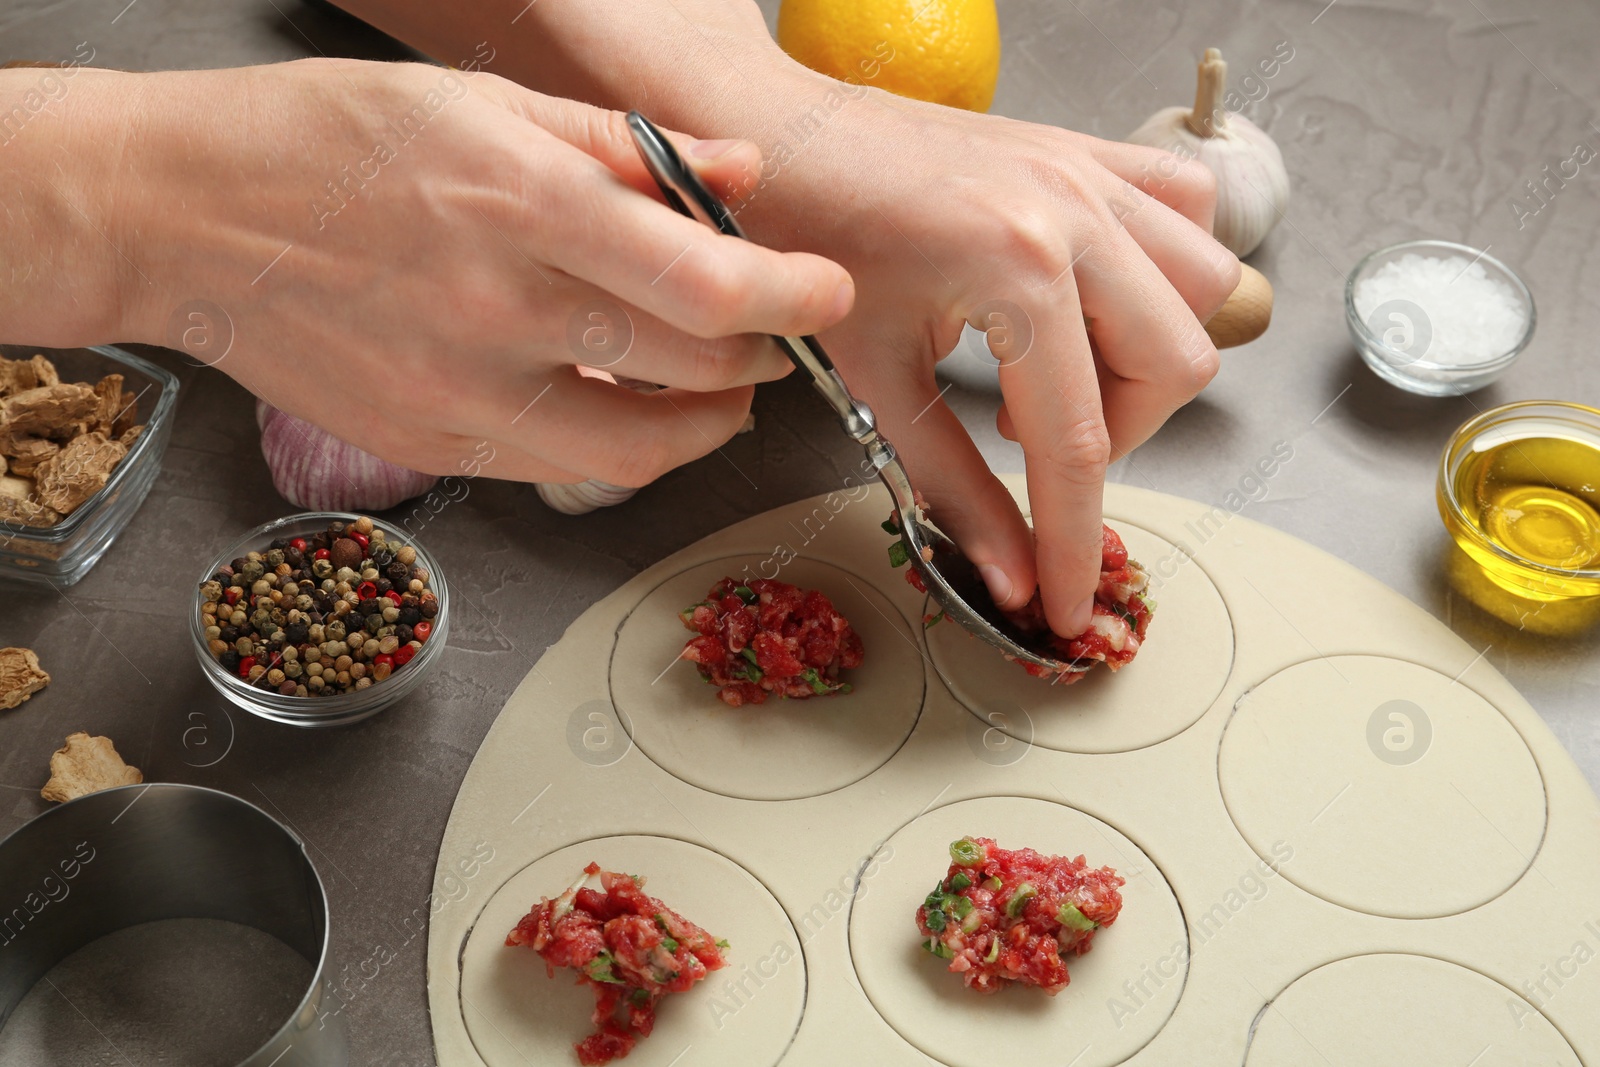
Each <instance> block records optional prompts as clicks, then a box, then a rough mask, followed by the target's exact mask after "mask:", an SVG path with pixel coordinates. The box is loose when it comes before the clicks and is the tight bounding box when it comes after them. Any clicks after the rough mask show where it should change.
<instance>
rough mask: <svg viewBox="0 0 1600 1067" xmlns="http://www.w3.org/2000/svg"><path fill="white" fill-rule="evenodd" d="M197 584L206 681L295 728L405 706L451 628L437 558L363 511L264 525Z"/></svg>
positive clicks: (198, 648) (197, 638) (197, 636)
mask: <svg viewBox="0 0 1600 1067" xmlns="http://www.w3.org/2000/svg"><path fill="white" fill-rule="evenodd" d="M198 585H199V590H198V594H197V599H198V604H197V605H196V608H195V610H194V611H193V613H192V614H191V617H190V618H191V623H190V630H191V632H192V633H193V635H194V647H195V655H196V657H197V658H198V659H199V660H200V666H201V669H202V670H203V671H204V672H205V676H206V678H207V680H209V681H210V682H211V684H212V685H213V686H215V687H216V689H217V691H218V692H219V693H221V694H222V695H223V696H225V697H227V698H228V699H229V700H231V701H232V702H233V703H235V704H237V705H238V706H239V707H241V708H244V709H245V710H246V711H248V712H250V713H252V714H254V715H259V716H260V717H261V718H264V719H271V720H272V721H273V722H281V723H288V724H290V725H293V726H343V725H345V724H346V723H352V722H357V721H359V720H361V719H365V718H366V717H367V716H369V715H374V714H376V713H377V712H379V711H382V710H383V709H384V708H387V707H388V706H389V705H391V704H393V703H395V702H396V701H397V700H399V699H400V698H402V697H404V696H405V695H406V694H407V693H410V692H411V691H412V690H413V689H415V688H416V687H417V685H418V684H419V683H420V682H421V680H422V676H423V675H424V674H426V673H427V670H428V668H429V667H430V666H432V664H433V663H434V661H435V660H437V659H438V658H439V653H440V651H441V650H442V649H443V648H444V644H445V637H446V629H447V627H448V626H449V618H450V614H449V596H450V593H449V588H448V586H446V584H445V580H444V575H443V574H442V573H441V572H440V570H439V567H438V565H437V563H436V562H435V560H434V559H433V557H432V556H430V555H429V554H428V552H427V550H426V549H424V548H423V547H422V545H420V544H418V543H417V542H416V541H415V540H412V539H410V538H408V537H403V536H401V535H399V534H397V533H396V532H395V531H391V530H385V529H384V528H383V527H382V526H381V525H379V524H376V523H374V521H373V520H372V519H371V518H368V517H366V516H363V515H351V514H344V513H340V512H328V511H319V512H305V513H302V514H299V515H290V516H288V517H287V518H282V519H278V520H277V521H275V522H269V523H267V524H266V525H265V526H258V527H256V528H255V529H254V530H251V531H250V532H249V533H247V534H245V535H244V536H242V537H240V538H239V539H238V540H237V541H235V542H234V543H233V544H231V545H229V546H228V547H227V548H226V549H224V550H223V552H222V553H221V555H219V556H218V558H217V559H216V560H215V561H214V562H213V563H212V565H211V566H210V567H208V568H207V569H206V572H205V574H204V575H203V576H202V577H201V579H200V581H199V583H198Z"/></svg>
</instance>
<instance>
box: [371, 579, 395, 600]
mask: <svg viewBox="0 0 1600 1067" xmlns="http://www.w3.org/2000/svg"><path fill="white" fill-rule="evenodd" d="M374 584H375V585H377V587H378V595H379V596H383V595H384V594H385V593H387V592H388V591H389V590H391V589H393V588H394V583H393V582H391V581H390V580H389V579H387V578H379V579H378V580H377V582H375V583H374Z"/></svg>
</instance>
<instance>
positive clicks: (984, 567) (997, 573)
mask: <svg viewBox="0 0 1600 1067" xmlns="http://www.w3.org/2000/svg"><path fill="white" fill-rule="evenodd" d="M978 573H979V574H980V575H982V576H983V584H984V585H986V586H988V587H989V595H990V596H992V597H994V602H995V603H996V604H998V605H1000V606H1001V607H1005V605H1006V601H1008V600H1010V599H1011V590H1012V586H1011V579H1010V577H1008V576H1007V575H1006V572H1005V571H1003V570H1001V569H1000V568H999V567H996V566H995V565H994V564H993V563H980V564H978Z"/></svg>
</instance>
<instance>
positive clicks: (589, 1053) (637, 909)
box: [506, 863, 728, 1064]
mask: <svg viewBox="0 0 1600 1067" xmlns="http://www.w3.org/2000/svg"><path fill="white" fill-rule="evenodd" d="M594 875H599V876H600V885H601V888H600V889H599V890H595V889H590V888H588V887H587V886H586V885H585V884H584V883H586V882H587V881H588V880H589V879H590V878H591V877H593V876H594ZM506 944H507V945H524V946H526V947H528V948H531V949H533V950H534V951H535V952H537V953H538V954H539V956H540V958H542V959H543V960H544V962H545V967H546V969H547V970H548V971H549V973H550V976H551V977H552V978H553V977H555V973H556V968H557V967H570V968H572V969H573V970H575V971H577V972H578V984H579V985H588V986H591V987H592V988H593V989H594V997H595V1006H594V1017H593V1018H594V1025H595V1032H594V1033H593V1034H591V1035H589V1036H588V1037H586V1038H584V1039H583V1041H581V1042H579V1043H578V1044H577V1045H576V1046H575V1048H576V1049H577V1052H578V1062H579V1063H583V1064H601V1063H610V1062H611V1061H612V1060H614V1059H620V1058H621V1057H623V1056H626V1055H627V1054H628V1053H629V1052H630V1051H632V1049H633V1046H634V1045H635V1044H636V1043H637V1042H638V1041H639V1039H640V1038H645V1037H649V1036H650V1030H651V1028H652V1027H654V1026H655V1012H656V1004H657V1003H658V1002H659V1001H660V1000H661V998H662V997H664V996H666V995H667V994H668V993H682V992H684V991H685V990H687V989H688V988H689V987H690V986H692V985H694V984H695V983H696V982H698V981H700V980H702V979H703V978H705V977H706V975H707V974H709V973H710V972H712V971H715V970H717V969H718V968H720V967H722V966H724V965H725V964H726V963H727V961H726V960H725V959H724V957H723V955H722V951H723V949H725V948H727V947H728V946H727V942H725V941H718V940H717V939H716V938H714V937H713V936H712V935H711V934H709V933H707V932H706V931H705V930H702V929H701V928H700V927H698V926H696V925H695V924H694V923H692V922H690V921H689V920H688V919H685V918H684V917H683V916H681V915H679V914H678V913H677V912H675V911H673V910H672V909H671V908H669V907H667V906H666V905H665V904H663V903H661V901H659V900H657V899H656V898H655V897H652V896H650V895H649V894H647V893H646V892H645V891H644V882H643V879H641V878H638V877H637V876H635V875H630V874H617V873H615V872H612V871H602V870H601V869H600V867H599V865H598V864H594V863H591V864H589V866H587V867H585V868H584V878H583V879H582V880H580V881H579V882H578V883H577V884H576V885H574V886H573V887H572V888H570V889H568V890H567V891H566V892H565V893H562V894H561V895H560V896H558V897H556V898H555V899H553V900H543V901H540V902H539V903H538V904H537V905H535V906H534V908H533V910H532V911H530V912H528V914H527V915H526V916H524V917H523V919H522V921H521V922H519V923H517V927H516V929H515V930H512V931H511V933H510V934H508V935H507V936H506Z"/></svg>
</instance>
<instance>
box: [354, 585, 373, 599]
mask: <svg viewBox="0 0 1600 1067" xmlns="http://www.w3.org/2000/svg"><path fill="white" fill-rule="evenodd" d="M377 595H378V587H377V586H376V585H373V584H372V583H371V582H362V583H361V584H360V585H358V586H356V596H358V597H360V598H361V599H362V600H371V599H372V598H373V597H375V596H377Z"/></svg>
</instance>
